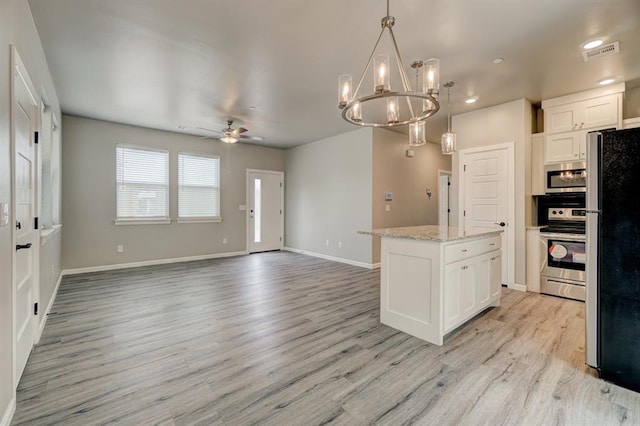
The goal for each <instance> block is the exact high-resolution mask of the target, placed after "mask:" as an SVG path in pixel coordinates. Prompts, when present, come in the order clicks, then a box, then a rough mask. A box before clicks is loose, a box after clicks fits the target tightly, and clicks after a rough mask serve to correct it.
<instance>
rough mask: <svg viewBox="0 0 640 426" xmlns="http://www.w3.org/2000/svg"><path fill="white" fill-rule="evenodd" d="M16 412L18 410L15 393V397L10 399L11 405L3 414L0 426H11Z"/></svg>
mask: <svg viewBox="0 0 640 426" xmlns="http://www.w3.org/2000/svg"><path fill="white" fill-rule="evenodd" d="M15 412H16V396H15V395H14V396H13V398H11V401H9V405H8V406H7V408H6V409H5V410H4V414H3V415H2V420H0V426H9V424H10V423H11V419H13V415H14V414H15Z"/></svg>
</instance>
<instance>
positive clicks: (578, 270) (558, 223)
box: [540, 206, 587, 301]
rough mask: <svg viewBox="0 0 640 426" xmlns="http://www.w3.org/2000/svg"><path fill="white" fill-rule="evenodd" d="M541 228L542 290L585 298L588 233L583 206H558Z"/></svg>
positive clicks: (547, 292) (543, 291) (578, 298)
mask: <svg viewBox="0 0 640 426" xmlns="http://www.w3.org/2000/svg"><path fill="white" fill-rule="evenodd" d="M548 218H549V226H547V227H546V228H543V229H541V230H540V249H541V254H542V259H543V261H542V266H541V269H540V292H541V293H546V294H552V295H555V296H562V297H567V298H570V299H577V300H582V301H584V300H585V295H586V291H585V279H586V275H585V270H586V260H587V259H586V245H587V242H586V235H585V218H586V210H585V209H584V208H573V207H562V206H560V207H555V208H550V209H549V211H548Z"/></svg>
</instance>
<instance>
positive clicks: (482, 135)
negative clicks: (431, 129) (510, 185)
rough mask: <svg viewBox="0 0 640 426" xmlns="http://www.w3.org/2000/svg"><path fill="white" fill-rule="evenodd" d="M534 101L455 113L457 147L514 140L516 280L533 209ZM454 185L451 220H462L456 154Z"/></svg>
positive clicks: (521, 273)
mask: <svg viewBox="0 0 640 426" xmlns="http://www.w3.org/2000/svg"><path fill="white" fill-rule="evenodd" d="M531 114H532V108H531V103H530V102H529V101H527V100H526V99H520V100H517V101H512V102H507V103H505V104H501V105H496V106H493V107H489V108H483V109H480V110H477V111H471V112H468V113H465V114H460V115H456V116H453V118H452V126H453V131H455V132H456V134H457V138H456V140H457V144H458V151H460V150H463V149H468V148H477V147H482V146H488V145H496V144H501V143H507V142H514V143H515V161H514V165H515V175H516V176H515V194H513V195H514V197H515V222H516V223H515V259H514V260H515V284H521V285H524V284H525V282H526V280H525V255H526V253H525V248H526V244H525V230H526V225H527V212H529V211H530V210H531V208H530V207H528V206H530V203H531V197H530V196H527V194H529V195H530V194H531V179H530V178H529V172H530V168H531V165H530V162H531V129H532V124H531V123H532V119H531ZM452 169H453V180H452V185H451V189H452V191H451V197H452V200H451V201H452V203H451V206H452V209H451V218H452V219H451V220H452V222H453V223H454V224H455V221H456V220H461V214H460V209H459V206H458V194H459V181H458V178H459V176H460V173H459V164H458V155H457V154H456V155H454V159H453V164H452Z"/></svg>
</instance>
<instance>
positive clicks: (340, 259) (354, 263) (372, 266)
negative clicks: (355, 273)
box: [284, 247, 380, 269]
mask: <svg viewBox="0 0 640 426" xmlns="http://www.w3.org/2000/svg"><path fill="white" fill-rule="evenodd" d="M284 250H286V251H290V252H293V253H298V254H305V255H307V256H312V257H319V258H320V259H325V260H331V261H333V262H340V263H346V264H347V265H352V266H358V267H360V268H366V269H376V268H379V267H380V264H379V263H375V264H371V263H365V262H358V261H357V260H351V259H345V258H344V257H336V256H329V255H327V254H322V253H315V252H312V251H308V250H300V249H297V248H293V247H285V248H284ZM376 265H377V266H376Z"/></svg>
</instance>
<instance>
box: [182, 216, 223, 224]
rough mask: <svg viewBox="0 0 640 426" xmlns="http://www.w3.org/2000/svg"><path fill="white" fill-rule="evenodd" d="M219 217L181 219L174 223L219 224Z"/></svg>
mask: <svg viewBox="0 0 640 426" xmlns="http://www.w3.org/2000/svg"><path fill="white" fill-rule="evenodd" d="M221 222H222V218H221V217H181V218H178V219H177V220H176V223H221Z"/></svg>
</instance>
